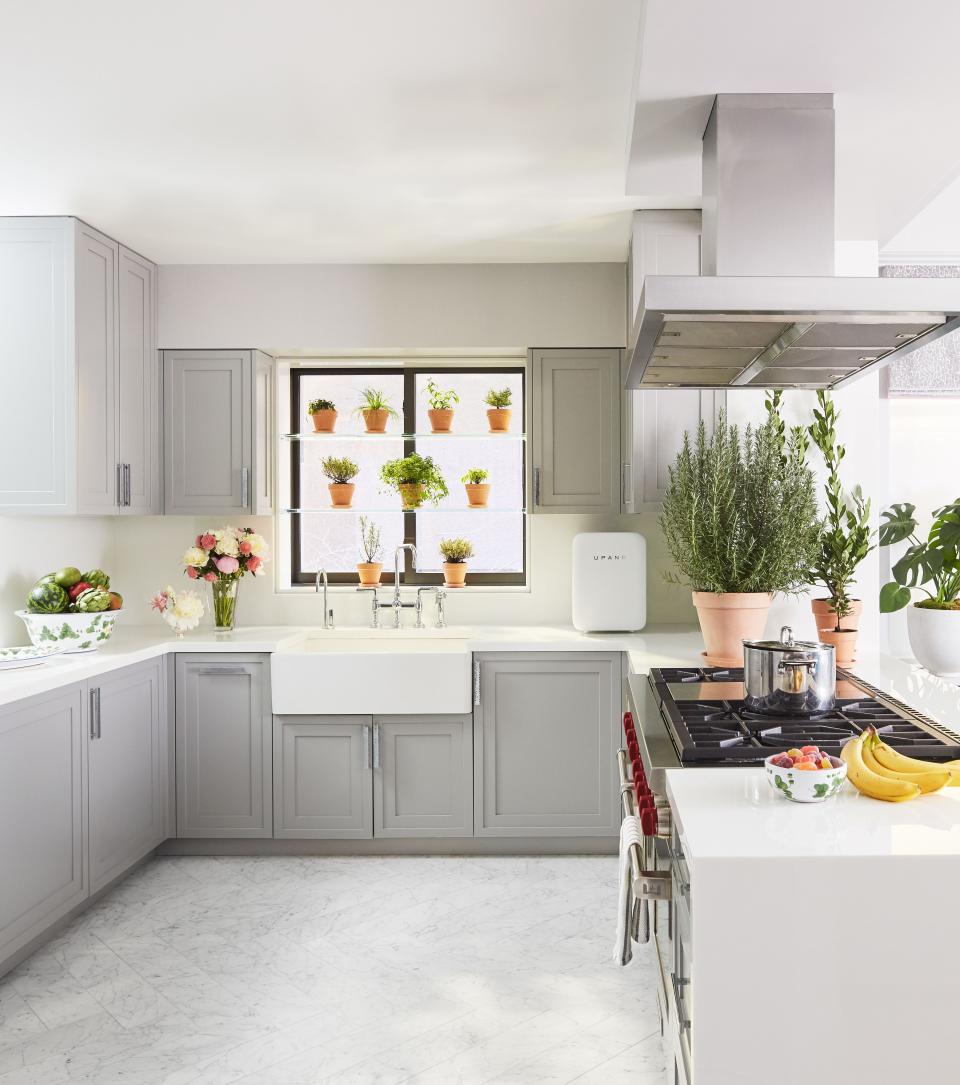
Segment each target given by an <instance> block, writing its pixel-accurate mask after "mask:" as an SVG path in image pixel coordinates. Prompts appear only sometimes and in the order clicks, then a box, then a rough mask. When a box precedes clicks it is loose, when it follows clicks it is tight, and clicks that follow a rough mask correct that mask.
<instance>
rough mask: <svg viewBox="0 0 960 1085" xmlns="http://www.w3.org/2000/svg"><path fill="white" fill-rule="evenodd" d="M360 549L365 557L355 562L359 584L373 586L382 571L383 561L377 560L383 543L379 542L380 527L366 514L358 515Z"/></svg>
mask: <svg viewBox="0 0 960 1085" xmlns="http://www.w3.org/2000/svg"><path fill="white" fill-rule="evenodd" d="M360 549H361V552H362V554H363V557H364V559H365V560H364V561H358V562H357V573H358V574H359V576H360V586H361V587H363V588H375V587H377V585H378V584H379V583H380V574H381V573H382V572H383V562H382V561H380V560H379V559H380V555H381V554H382V553H383V544H382V543H381V542H380V527H379V526H378V525H377V524H375V523H374V522H373V521H372V520H368V519H367V518H366V516H361V517H360Z"/></svg>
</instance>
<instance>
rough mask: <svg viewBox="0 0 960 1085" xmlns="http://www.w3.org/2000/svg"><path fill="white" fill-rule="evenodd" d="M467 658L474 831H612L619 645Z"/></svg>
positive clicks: (584, 833) (512, 833) (558, 833)
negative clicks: (471, 675)
mask: <svg viewBox="0 0 960 1085" xmlns="http://www.w3.org/2000/svg"><path fill="white" fill-rule="evenodd" d="M474 660H475V666H476V667H477V668H478V671H477V673H476V675H475V691H474V702H475V708H474V722H473V741H474V832H475V835H477V836H610V835H613V834H615V833H616V831H617V826H618V824H619V821H618V817H617V813H618V811H617V800H618V795H617V786H616V779H615V769H614V749H615V742H616V739H617V736H618V733H619V732H618V729H619V710H620V682H621V666H622V662H621V657H620V654H619V653H601V652H596V653H594V652H569V653H566V652H565V653H557V652H551V653H549V654H539V653H502V654H501V653H482V654H480V655H477V656H475V657H474Z"/></svg>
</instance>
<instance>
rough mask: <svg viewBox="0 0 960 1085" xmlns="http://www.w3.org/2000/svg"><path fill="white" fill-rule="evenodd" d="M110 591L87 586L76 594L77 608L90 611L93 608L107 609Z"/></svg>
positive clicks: (93, 609)
mask: <svg viewBox="0 0 960 1085" xmlns="http://www.w3.org/2000/svg"><path fill="white" fill-rule="evenodd" d="M109 608H110V592H108V591H104V590H103V588H87V590H86V591H85V592H81V594H80V595H78V596H77V610H79V611H81V612H90V611H95V610H109Z"/></svg>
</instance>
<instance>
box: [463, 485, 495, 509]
mask: <svg viewBox="0 0 960 1085" xmlns="http://www.w3.org/2000/svg"><path fill="white" fill-rule="evenodd" d="M463 488H464V489H465V490H466V491H467V502H468V503H469V505H470V508H471V509H483V508H486V506H487V501H489V499H490V483H489V482H465V483H464V484H463Z"/></svg>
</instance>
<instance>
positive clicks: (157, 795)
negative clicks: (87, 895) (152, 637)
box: [88, 659, 165, 893]
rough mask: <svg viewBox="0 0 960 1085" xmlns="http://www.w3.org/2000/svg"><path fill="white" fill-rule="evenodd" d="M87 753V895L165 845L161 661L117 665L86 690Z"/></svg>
mask: <svg viewBox="0 0 960 1085" xmlns="http://www.w3.org/2000/svg"><path fill="white" fill-rule="evenodd" d="M89 692H90V710H91V712H93V714H94V717H95V719H94V724H95V726H94V727H93V728H92V729H91V731H92V733H91V737H90V739H89V751H88V766H89V768H88V780H89V785H88V787H89V810H90V833H89V840H88V854H89V859H90V891H91V892H92V893H95V892H97V890H98V889H100V888H101V887H102V886H104V885H106V884H107V882H109V881H111V880H112V879H113V878H116V877H117V876H118V875H120V874H122V873H123V872H124V870H126V869H127V868H128V867H130V866H132V865H133V864H134V863H135V862H136V861H137V860H138V859H142V858H143V856H144V855H146V854H147V853H148V852H149V851H152V850H153V848H155V847H156V846H157V845H158V844H160V843H162V842H163V839H164V835H165V834H164V825H163V776H164V773H163V756H164V751H165V746H164V743H163V737H164V732H165V728H164V727H163V719H162V716H161V706H162V703H163V695H162V690H161V661H160V660H158V659H155V660H150V661H149V662H148V663H139V664H137V665H136V666H133V667H124V668H123V669H122V670H119V671H114V672H113V673H112V674H109V675H106V676H105V677H104V678H103V679H101V680H100V681H98V682H96V683H94V682H91V684H90V691H89Z"/></svg>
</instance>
